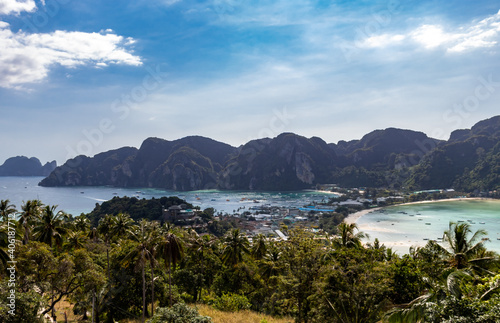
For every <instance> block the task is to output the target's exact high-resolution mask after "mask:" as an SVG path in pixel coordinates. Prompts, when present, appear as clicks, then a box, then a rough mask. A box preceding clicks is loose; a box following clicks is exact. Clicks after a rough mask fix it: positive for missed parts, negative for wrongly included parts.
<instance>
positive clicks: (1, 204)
mask: <svg viewBox="0 0 500 323" xmlns="http://www.w3.org/2000/svg"><path fill="white" fill-rule="evenodd" d="M16 212H17V210H16V206H15V205H14V204H10V200H1V201H0V218H2V220H3V221H4V222H6V221H7V220H8V219H9V216H10V215H11V214H14V213H16Z"/></svg>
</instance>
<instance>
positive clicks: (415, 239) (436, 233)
mask: <svg viewBox="0 0 500 323" xmlns="http://www.w3.org/2000/svg"><path fill="white" fill-rule="evenodd" d="M450 221H452V222H456V223H468V224H469V225H470V227H471V230H472V232H475V231H476V230H479V229H483V230H485V231H486V232H487V235H486V236H485V237H487V238H488V239H489V241H486V242H485V246H486V247H487V249H488V250H493V251H496V252H499V253H500V201H496V200H469V199H463V200H454V201H446V200H445V201H438V202H429V203H417V204H406V205H399V206H391V207H386V208H383V209H380V210H378V211H374V212H371V213H368V214H366V215H364V216H362V217H361V218H359V219H358V220H357V221H356V224H357V225H358V227H359V229H360V231H363V232H365V233H368V234H369V235H370V239H367V240H366V241H365V242H372V243H373V241H374V240H375V238H378V239H379V241H380V242H383V243H384V244H385V245H386V246H387V247H391V248H392V249H393V250H394V251H396V252H398V254H404V253H408V251H409V248H410V247H411V246H415V247H417V246H421V247H422V246H425V244H426V243H427V242H428V241H429V240H435V241H437V242H438V243H440V244H441V243H442V244H443V246H446V244H444V243H443V242H441V239H440V238H442V237H443V232H444V231H445V230H448V228H449V223H450Z"/></svg>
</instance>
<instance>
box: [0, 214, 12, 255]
mask: <svg viewBox="0 0 500 323" xmlns="http://www.w3.org/2000/svg"><path fill="white" fill-rule="evenodd" d="M8 245H9V235H8V228H7V224H6V223H0V262H1V263H3V264H4V265H6V264H7V262H8V261H9V259H10V257H9V254H8V253H7V251H6V249H7V247H8Z"/></svg>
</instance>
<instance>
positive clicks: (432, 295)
mask: <svg viewBox="0 0 500 323" xmlns="http://www.w3.org/2000/svg"><path fill="white" fill-rule="evenodd" d="M471 280H473V277H472V276H471V275H470V274H469V273H468V272H467V271H462V270H454V269H448V270H447V271H445V272H444V273H443V274H442V276H441V277H440V278H439V279H437V280H430V279H428V278H424V283H425V285H426V287H427V288H426V289H427V292H426V293H425V294H424V295H422V296H419V297H417V298H416V299H414V300H413V301H411V302H410V303H408V304H402V305H399V306H396V307H395V308H394V309H392V310H390V311H389V312H387V313H386V314H385V315H384V322H389V323H418V322H424V319H425V313H426V310H427V309H428V308H429V307H430V306H432V305H435V304H438V303H440V302H442V301H443V300H445V299H447V298H449V297H454V298H456V299H461V298H462V297H463V296H464V292H465V289H466V288H465V287H464V286H465V283H466V282H468V281H471ZM484 295H486V293H485V294H484Z"/></svg>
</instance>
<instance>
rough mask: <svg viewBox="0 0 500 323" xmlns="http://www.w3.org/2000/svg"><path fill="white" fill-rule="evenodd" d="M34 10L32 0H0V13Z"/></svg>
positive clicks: (7, 13) (18, 12)
mask: <svg viewBox="0 0 500 323" xmlns="http://www.w3.org/2000/svg"><path fill="white" fill-rule="evenodd" d="M34 10H36V4H35V1H34V0H21V1H19V0H0V15H1V14H4V15H10V14H16V15H18V14H20V13H21V12H23V11H26V12H31V11H34Z"/></svg>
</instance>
